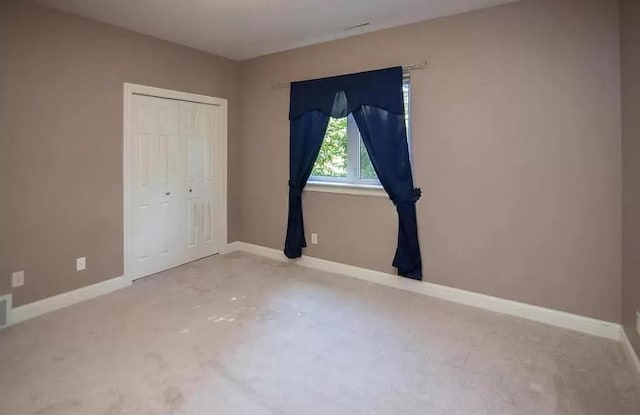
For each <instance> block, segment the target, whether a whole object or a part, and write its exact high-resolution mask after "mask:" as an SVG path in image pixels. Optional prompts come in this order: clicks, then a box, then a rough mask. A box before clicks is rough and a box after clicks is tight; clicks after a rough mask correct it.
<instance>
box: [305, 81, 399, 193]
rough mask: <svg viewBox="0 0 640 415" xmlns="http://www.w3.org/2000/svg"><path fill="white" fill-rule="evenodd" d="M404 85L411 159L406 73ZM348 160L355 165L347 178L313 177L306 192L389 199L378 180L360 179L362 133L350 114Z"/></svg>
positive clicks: (351, 165) (349, 170) (348, 170)
mask: <svg viewBox="0 0 640 415" xmlns="http://www.w3.org/2000/svg"><path fill="white" fill-rule="evenodd" d="M402 81H403V86H404V84H407V85H409V91H408V94H407V95H408V100H407V101H408V105H407V108H406V110H407V114H408V115H409V118H408V120H409V122H408V123H407V142H408V145H409V156H410V157H411V87H410V85H411V83H410V77H409V72H405V73H404V76H403V80H402ZM347 140H348V143H347V160H348V161H353V160H355V163H351V164H349V163H347V164H348V165H349V167H348V169H347V177H331V176H311V177H310V178H309V181H308V182H307V186H306V187H305V190H308V191H312V192H323V193H340V194H355V195H362V196H383V197H387V193H386V192H385V191H384V189H383V188H382V185H381V184H380V181H379V180H378V179H362V178H360V141H361V138H360V133H359V132H358V128H357V126H356V123H355V120H354V119H353V116H352V115H351V114H349V116H348V118H347Z"/></svg>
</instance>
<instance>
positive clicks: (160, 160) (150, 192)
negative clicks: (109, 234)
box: [130, 95, 185, 278]
mask: <svg viewBox="0 0 640 415" xmlns="http://www.w3.org/2000/svg"><path fill="white" fill-rule="evenodd" d="M132 115H133V118H132V141H131V143H132V146H131V148H130V151H131V154H132V158H131V160H132V179H133V180H132V195H131V196H132V197H131V207H132V210H133V211H132V212H130V215H131V216H130V217H131V218H132V222H133V223H132V225H133V229H132V231H133V232H132V234H131V235H132V239H133V240H132V241H131V242H132V245H133V246H132V254H133V256H134V261H133V264H134V269H133V270H132V271H133V275H134V276H135V277H137V278H139V277H142V276H145V275H149V274H153V273H155V272H158V271H161V270H163V269H167V268H170V267H171V266H174V264H177V263H179V262H180V261H181V258H182V256H183V255H184V254H183V253H182V252H181V245H184V242H183V241H182V240H183V239H184V238H183V237H182V232H181V230H182V224H181V222H182V221H183V220H182V217H184V207H183V206H181V199H184V195H180V191H179V190H180V189H181V186H180V184H181V183H182V182H183V180H184V179H183V178H184V176H185V166H184V151H183V150H182V149H181V147H182V146H183V144H182V140H181V137H180V103H179V102H178V101H174V100H169V99H161V98H155V97H148V96H143V95H134V97H133V114H132Z"/></svg>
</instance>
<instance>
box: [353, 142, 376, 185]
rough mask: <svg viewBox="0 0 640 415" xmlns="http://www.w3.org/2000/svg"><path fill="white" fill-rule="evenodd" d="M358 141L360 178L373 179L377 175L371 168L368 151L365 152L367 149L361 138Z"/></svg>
mask: <svg viewBox="0 0 640 415" xmlns="http://www.w3.org/2000/svg"><path fill="white" fill-rule="evenodd" d="M358 141H359V142H360V178H361V179H374V180H375V179H377V178H378V176H377V175H376V172H375V170H373V165H372V164H371V159H370V158H369V153H367V149H366V147H365V146H364V143H363V142H362V138H361V139H360V140H358Z"/></svg>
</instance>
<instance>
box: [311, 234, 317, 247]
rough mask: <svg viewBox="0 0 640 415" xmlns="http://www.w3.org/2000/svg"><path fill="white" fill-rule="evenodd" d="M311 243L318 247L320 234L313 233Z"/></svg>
mask: <svg viewBox="0 0 640 415" xmlns="http://www.w3.org/2000/svg"><path fill="white" fill-rule="evenodd" d="M311 243H312V244H314V245H316V244H317V243H318V234H317V233H312V234H311Z"/></svg>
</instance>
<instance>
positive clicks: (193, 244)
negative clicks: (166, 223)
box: [180, 102, 221, 261]
mask: <svg viewBox="0 0 640 415" xmlns="http://www.w3.org/2000/svg"><path fill="white" fill-rule="evenodd" d="M180 109H181V117H180V118H181V120H182V128H181V129H182V134H183V137H184V139H185V142H186V153H187V158H186V165H187V169H186V172H187V176H186V182H187V185H186V191H187V198H186V212H187V215H186V220H187V222H186V226H187V228H186V229H187V232H186V249H187V259H188V261H193V260H195V259H199V258H203V257H205V256H208V255H212V254H215V253H217V252H218V246H217V244H216V239H215V238H214V235H215V234H216V233H217V232H219V230H218V229H216V228H217V226H216V224H217V223H218V221H216V220H215V214H216V212H219V211H220V209H219V203H221V201H219V200H216V198H215V195H216V194H219V192H218V187H219V185H220V181H219V180H217V179H218V178H216V177H215V175H214V172H215V171H217V169H216V165H215V162H216V160H217V159H218V157H216V156H217V154H216V152H217V151H220V150H219V149H220V145H219V143H220V138H221V137H220V128H219V127H220V121H221V120H220V115H221V113H220V107H218V106H215V105H208V104H197V103H193V102H181V103H180Z"/></svg>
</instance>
